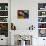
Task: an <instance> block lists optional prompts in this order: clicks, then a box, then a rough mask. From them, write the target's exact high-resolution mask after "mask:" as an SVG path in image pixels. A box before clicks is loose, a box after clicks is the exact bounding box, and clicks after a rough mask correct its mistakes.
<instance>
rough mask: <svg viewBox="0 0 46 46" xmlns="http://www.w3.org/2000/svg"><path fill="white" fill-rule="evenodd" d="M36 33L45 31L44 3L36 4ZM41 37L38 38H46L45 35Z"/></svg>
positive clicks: (45, 10)
mask: <svg viewBox="0 0 46 46" xmlns="http://www.w3.org/2000/svg"><path fill="white" fill-rule="evenodd" d="M40 8H42V9H40ZM43 8H44V9H43ZM38 31H39V33H40V31H46V3H39V4H38ZM42 35H44V36H40V37H46V35H45V34H42Z"/></svg>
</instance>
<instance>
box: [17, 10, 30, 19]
mask: <svg viewBox="0 0 46 46" xmlns="http://www.w3.org/2000/svg"><path fill="white" fill-rule="evenodd" d="M17 17H18V19H26V18H29V10H18V11H17Z"/></svg>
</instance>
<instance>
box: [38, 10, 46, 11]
mask: <svg viewBox="0 0 46 46" xmlns="http://www.w3.org/2000/svg"><path fill="white" fill-rule="evenodd" d="M38 11H46V10H38Z"/></svg>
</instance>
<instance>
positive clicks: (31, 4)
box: [11, 0, 46, 46]
mask: <svg viewBox="0 0 46 46" xmlns="http://www.w3.org/2000/svg"><path fill="white" fill-rule="evenodd" d="M38 3H46V0H11V22H12V23H14V25H16V29H17V30H16V31H15V34H17V33H16V32H18V33H19V34H20V30H22V32H23V33H24V32H25V33H24V34H26V31H27V30H28V27H29V26H30V25H32V24H33V25H34V26H35V30H33V31H32V35H33V37H34V38H33V46H43V43H44V42H43V38H38V29H37V28H38V18H37V17H38ZM21 9H22V10H25V9H26V10H29V11H30V12H29V16H30V17H29V19H24V20H23V19H22V20H20V19H17V10H21ZM28 31H29V30H28ZM29 34H30V33H29ZM41 44H42V45H41Z"/></svg>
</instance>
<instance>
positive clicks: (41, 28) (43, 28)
mask: <svg viewBox="0 0 46 46" xmlns="http://www.w3.org/2000/svg"><path fill="white" fill-rule="evenodd" d="M38 29H46V28H38Z"/></svg>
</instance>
